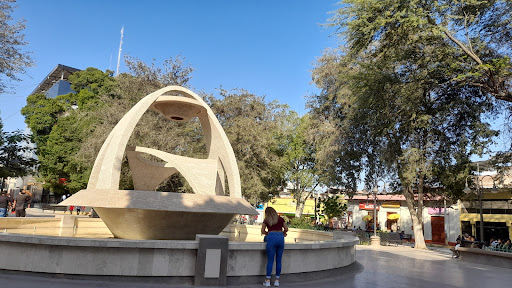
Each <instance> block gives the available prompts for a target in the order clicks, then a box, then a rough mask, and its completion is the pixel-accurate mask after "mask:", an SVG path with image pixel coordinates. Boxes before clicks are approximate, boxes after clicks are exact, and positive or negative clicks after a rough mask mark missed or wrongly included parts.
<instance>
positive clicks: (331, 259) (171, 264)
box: [0, 218, 359, 285]
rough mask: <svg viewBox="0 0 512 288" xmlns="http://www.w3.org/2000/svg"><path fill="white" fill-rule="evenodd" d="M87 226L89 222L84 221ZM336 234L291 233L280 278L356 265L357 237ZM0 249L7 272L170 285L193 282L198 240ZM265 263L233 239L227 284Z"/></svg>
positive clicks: (7, 245)
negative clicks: (158, 279)
mask: <svg viewBox="0 0 512 288" xmlns="http://www.w3.org/2000/svg"><path fill="white" fill-rule="evenodd" d="M48 219H51V218H48ZM84 223H88V221H85V220H84ZM2 227H3V226H2V221H0V228H2ZM79 229H80V228H79ZM103 229H104V228H103ZM259 229H260V226H250V225H247V226H245V225H230V226H229V227H227V228H226V229H225V230H224V231H223V233H224V234H229V235H231V236H232V237H233V239H234V240H237V238H238V240H239V241H244V240H247V239H254V240H258V239H259V240H260V241H261V240H262V236H260V235H259ZM2 231H4V230H2ZM11 231H16V230H12V229H11ZM255 233H256V234H255ZM333 236H334V237H336V234H334V235H333V233H331V232H322V231H309V230H301V229H290V231H289V235H288V237H286V240H287V244H286V245H285V251H284V254H283V270H282V274H283V275H289V274H295V275H294V276H296V275H298V274H297V273H300V275H302V276H301V277H304V275H308V276H307V277H308V279H315V277H320V275H322V276H321V277H325V274H321V273H317V271H324V272H325V271H331V272H332V271H335V270H336V269H339V268H342V267H346V266H348V265H350V264H352V263H354V262H355V251H356V248H355V247H356V246H355V245H356V244H357V243H359V239H358V238H357V237H353V236H342V237H341V238H340V239H336V240H333ZM301 237H302V238H301ZM311 239H318V241H311ZM322 239H323V240H322ZM327 239H329V240H327ZM295 242H296V243H295ZM0 249H2V250H1V251H5V254H3V256H2V257H0V269H5V270H15V271H28V272H43V273H52V274H55V273H57V274H69V275H90V276H92V275H100V276H124V277H147V276H151V277H164V278H163V279H166V280H164V281H165V282H169V283H171V282H172V283H193V279H194V275H195V273H196V261H197V259H196V258H197V256H198V249H199V242H198V241H196V240H127V239H116V238H107V239H91V238H77V237H54V236H44V235H23V234H14V233H10V232H7V233H0ZM266 261H267V259H266V251H265V243H263V242H235V241H229V244H228V257H227V272H226V276H227V279H228V281H227V283H228V284H230V283H231V284H230V285H236V284H240V283H247V281H249V282H251V281H254V279H255V277H256V276H257V277H260V276H263V275H265V265H266ZM304 273H306V274H304ZM244 279H245V280H244ZM247 279H249V280H247Z"/></svg>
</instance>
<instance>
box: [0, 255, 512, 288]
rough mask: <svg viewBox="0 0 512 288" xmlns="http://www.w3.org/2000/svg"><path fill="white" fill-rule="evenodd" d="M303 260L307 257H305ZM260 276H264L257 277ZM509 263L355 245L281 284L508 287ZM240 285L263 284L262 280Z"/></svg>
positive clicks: (0, 276) (28, 282) (42, 283)
mask: <svg viewBox="0 0 512 288" xmlns="http://www.w3.org/2000/svg"><path fill="white" fill-rule="evenodd" d="M304 261H307V259H304ZM262 280H263V279H262ZM511 281H512V269H505V268H499V267H493V266H486V265H480V264H478V263H468V262H465V261H461V259H454V258H452V257H451V252H450V251H449V250H448V249H447V248H432V249H431V250H429V251H416V250H414V249H412V248H411V247H403V246H402V247H380V248H372V247H369V246H357V262H356V263H355V264H353V265H352V266H351V267H350V268H348V269H346V270H344V272H343V273H339V275H333V277H332V278H329V279H326V280H318V281H309V282H300V283H286V282H282V283H281V287H284V288H286V287H304V288H306V287H307V288H324V287H344V288H352V287H354V288H355V287H365V288H367V287H386V288H387V287H390V288H400V287H407V288H412V287H414V288H416V287H417V288H422V287H425V288H427V287H428V288H432V287H466V288H471V287H510V283H511ZM0 283H4V284H5V285H7V287H9V288H18V287H20V288H21V287H23V288H25V287H39V288H46V287H48V288H50V287H51V288H61V287H62V288H64V287H66V288H69V287H107V288H109V287H111V288H121V287H127V288H132V287H133V288H134V287H154V288H157V287H162V288H163V287H191V286H186V285H166V284H159V283H145V282H144V280H143V279H139V280H138V281H137V282H126V281H119V282H115V281H109V280H108V279H105V278H99V280H73V279H59V278H48V277H39V276H37V274H35V275H34V274H19V273H13V272H3V271H2V272H0ZM240 287H263V286H262V284H261V282H260V283H255V284H252V285H243V286H240Z"/></svg>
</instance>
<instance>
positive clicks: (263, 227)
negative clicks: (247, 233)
mask: <svg viewBox="0 0 512 288" xmlns="http://www.w3.org/2000/svg"><path fill="white" fill-rule="evenodd" d="M265 229H267V224H265V222H263V223H262V224H261V235H268V232H267V231H265Z"/></svg>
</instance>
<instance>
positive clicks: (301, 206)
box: [295, 201, 305, 218]
mask: <svg viewBox="0 0 512 288" xmlns="http://www.w3.org/2000/svg"><path fill="white" fill-rule="evenodd" d="M304 205H305V201H301V203H297V206H296V207H295V218H300V217H302V213H303V212H304Z"/></svg>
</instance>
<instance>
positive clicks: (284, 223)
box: [283, 221, 288, 237]
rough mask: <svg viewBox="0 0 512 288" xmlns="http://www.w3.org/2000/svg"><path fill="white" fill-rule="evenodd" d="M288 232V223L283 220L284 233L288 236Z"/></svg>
mask: <svg viewBox="0 0 512 288" xmlns="http://www.w3.org/2000/svg"><path fill="white" fill-rule="evenodd" d="M287 232H288V225H286V221H284V222H283V234H284V236H285V237H286V233H287Z"/></svg>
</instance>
